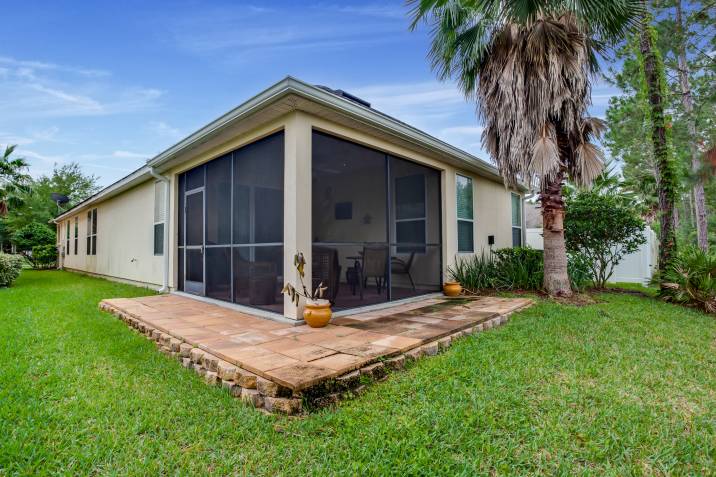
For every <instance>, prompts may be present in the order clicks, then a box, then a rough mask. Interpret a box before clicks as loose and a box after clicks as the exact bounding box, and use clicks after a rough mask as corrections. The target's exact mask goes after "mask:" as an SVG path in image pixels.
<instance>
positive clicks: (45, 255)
mask: <svg viewBox="0 0 716 477" xmlns="http://www.w3.org/2000/svg"><path fill="white" fill-rule="evenodd" d="M32 258H33V259H34V260H35V268H54V267H55V265H56V263H57V247H56V246H55V245H36V246H35V247H32Z"/></svg>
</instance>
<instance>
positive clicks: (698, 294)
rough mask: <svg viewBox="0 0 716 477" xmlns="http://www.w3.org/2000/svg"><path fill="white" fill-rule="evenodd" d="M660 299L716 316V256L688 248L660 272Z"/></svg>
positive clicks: (695, 248)
mask: <svg viewBox="0 0 716 477" xmlns="http://www.w3.org/2000/svg"><path fill="white" fill-rule="evenodd" d="M659 296H660V297H661V298H662V299H663V300H665V301H670V302H673V303H680V304H682V305H688V306H695V307H698V308H701V309H703V310H705V311H706V312H708V313H716V254H713V253H708V252H704V251H702V250H701V249H699V248H698V247H694V246H692V247H688V248H686V249H684V250H683V251H682V252H681V253H680V254H678V255H677V256H676V257H675V258H674V259H673V260H672V262H671V265H670V266H669V267H668V268H667V269H666V270H664V271H663V272H662V275H661V289H660V290H659Z"/></svg>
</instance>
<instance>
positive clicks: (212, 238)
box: [206, 154, 231, 245]
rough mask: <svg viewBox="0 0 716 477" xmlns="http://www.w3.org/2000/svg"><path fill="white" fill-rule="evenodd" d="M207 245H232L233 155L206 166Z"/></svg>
mask: <svg viewBox="0 0 716 477" xmlns="http://www.w3.org/2000/svg"><path fill="white" fill-rule="evenodd" d="M206 182H207V184H208V185H209V187H207V188H206V244H207V245H223V244H229V243H231V154H227V155H226V156H223V157H220V158H219V159H215V160H213V161H211V162H209V163H208V164H207V165H206Z"/></svg>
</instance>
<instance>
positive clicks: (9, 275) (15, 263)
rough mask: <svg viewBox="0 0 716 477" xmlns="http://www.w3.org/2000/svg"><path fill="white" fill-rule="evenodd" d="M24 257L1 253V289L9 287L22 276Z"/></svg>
mask: <svg viewBox="0 0 716 477" xmlns="http://www.w3.org/2000/svg"><path fill="white" fill-rule="evenodd" d="M21 270H22V257H20V256H18V255H10V254H7V253H2V252H0V287H9V286H10V285H12V282H14V281H15V279H17V277H19V276H20V271H21Z"/></svg>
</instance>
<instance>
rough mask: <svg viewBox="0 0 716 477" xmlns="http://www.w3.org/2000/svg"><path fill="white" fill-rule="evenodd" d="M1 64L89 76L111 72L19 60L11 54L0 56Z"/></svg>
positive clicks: (26, 69) (27, 69) (25, 68)
mask: <svg viewBox="0 0 716 477" xmlns="http://www.w3.org/2000/svg"><path fill="white" fill-rule="evenodd" d="M0 64H3V65H8V66H11V67H15V68H18V69H23V70H25V71H32V70H55V71H63V72H67V73H74V74H77V75H82V76H88V77H101V76H109V75H110V73H109V72H108V71H105V70H99V69H91V68H79V67H75V66H68V65H58V64H55V63H47V62H44V61H33V60H18V59H15V58H11V57H9V56H0Z"/></svg>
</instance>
